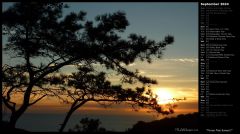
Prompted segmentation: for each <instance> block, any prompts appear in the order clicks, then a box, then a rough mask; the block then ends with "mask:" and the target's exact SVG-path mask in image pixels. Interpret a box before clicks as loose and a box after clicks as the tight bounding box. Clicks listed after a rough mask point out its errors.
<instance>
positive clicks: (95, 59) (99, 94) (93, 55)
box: [2, 2, 174, 131]
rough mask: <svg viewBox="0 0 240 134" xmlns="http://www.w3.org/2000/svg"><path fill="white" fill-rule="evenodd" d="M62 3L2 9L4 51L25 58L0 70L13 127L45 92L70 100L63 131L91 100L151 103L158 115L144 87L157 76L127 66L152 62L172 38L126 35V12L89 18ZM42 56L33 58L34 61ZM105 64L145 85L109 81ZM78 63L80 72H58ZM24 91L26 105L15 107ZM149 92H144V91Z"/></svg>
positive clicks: (129, 80) (123, 78)
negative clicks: (17, 96) (65, 12)
mask: <svg viewBox="0 0 240 134" xmlns="http://www.w3.org/2000/svg"><path fill="white" fill-rule="evenodd" d="M63 8H68V6H66V5H64V4H63V3H45V2H21V3H15V4H14V5H13V6H12V7H10V8H8V9H7V10H6V11H4V12H3V13H2V18H3V21H2V22H3V34H5V35H7V37H8V42H7V44H6V47H5V49H4V50H5V51H7V52H9V54H10V55H11V56H12V58H18V59H20V58H21V59H23V60H24V62H22V63H21V64H18V65H14V66H10V65H5V66H3V69H2V76H3V79H2V80H3V87H4V90H3V92H2V97H3V102H4V104H5V105H6V107H7V108H8V109H10V110H11V117H10V126H12V127H15V124H16V122H17V120H18V119H19V118H20V117H21V115H22V114H23V113H24V112H25V111H26V110H27V109H28V108H29V107H30V106H32V105H34V104H36V103H37V102H39V101H40V100H42V99H43V98H44V97H46V96H55V97H58V98H59V99H60V100H62V101H64V102H67V103H71V108H70V110H69V112H68V114H67V116H66V118H65V120H64V122H63V124H62V126H61V129H60V131H62V130H63V129H64V127H65V125H66V123H67V121H68V119H69V117H70V116H71V114H72V113H73V112H74V111H75V110H76V109H78V108H79V107H81V106H82V105H84V104H85V103H86V102H88V101H95V102H99V103H101V102H106V101H107V102H116V103H118V102H129V103H130V104H131V105H132V106H133V107H134V106H135V105H138V106H140V107H149V108H153V109H155V110H157V111H158V112H159V113H163V114H164V113H166V114H168V113H171V111H172V110H171V109H170V112H167V111H164V110H163V109H162V108H161V106H159V105H158V104H157V101H156V98H155V97H154V95H153V94H152V93H151V90H150V89H148V90H147V88H146V87H148V85H150V84H156V83H157V82H156V81H155V80H152V79H150V78H148V77H145V76H142V75H140V74H139V73H138V71H137V70H136V71H130V70H129V69H127V67H126V66H123V65H122V64H125V65H129V64H131V63H133V62H134V61H135V60H137V59H140V60H141V61H147V62H149V63H151V61H152V58H153V57H157V58H160V57H161V56H162V51H163V50H164V49H165V48H166V46H167V45H169V44H172V43H173V41H174V39H173V37H172V36H170V35H168V36H166V37H165V38H164V40H163V41H160V42H156V41H154V40H149V39H147V37H145V36H141V35H137V34H130V35H129V36H128V38H127V39H123V38H122V37H121V36H120V35H119V34H120V33H122V32H124V31H125V29H126V27H127V26H128V25H129V22H128V20H127V19H126V15H125V13H124V12H120V11H119V12H115V13H112V14H103V15H99V16H97V17H96V18H95V21H87V20H85V15H86V13H85V12H83V11H80V12H79V13H70V14H68V15H66V16H62V9H63ZM40 58H41V59H44V60H42V61H40V62H37V63H36V62H34V61H35V60H36V59H40ZM94 64H98V65H101V66H102V67H103V68H105V70H112V71H115V72H116V73H118V75H119V76H121V81H122V83H129V84H134V83H136V82H139V83H142V87H136V89H131V88H128V89H124V88H123V87H122V86H121V85H112V84H111V82H110V81H108V80H107V79H106V74H107V73H108V71H104V69H103V70H102V71H99V70H98V69H96V68H94V67H93V65H94ZM68 65H75V66H77V67H78V71H77V72H74V73H72V74H71V75H66V74H64V73H62V72H61V71H59V70H60V69H61V68H63V67H64V66H68ZM16 93H18V94H21V95H22V96H21V99H22V103H21V104H19V106H18V107H17V106H16V102H13V100H12V98H13V95H15V94H16ZM145 94H146V95H145Z"/></svg>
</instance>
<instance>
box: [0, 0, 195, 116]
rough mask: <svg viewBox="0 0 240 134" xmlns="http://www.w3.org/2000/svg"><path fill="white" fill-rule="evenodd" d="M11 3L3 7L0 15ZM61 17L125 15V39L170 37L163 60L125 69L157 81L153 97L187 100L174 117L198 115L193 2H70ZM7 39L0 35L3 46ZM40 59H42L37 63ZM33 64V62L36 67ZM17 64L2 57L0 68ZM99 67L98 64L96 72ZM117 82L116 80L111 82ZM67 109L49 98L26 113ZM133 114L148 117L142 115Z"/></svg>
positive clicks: (122, 109) (87, 109) (126, 110)
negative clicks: (107, 14)
mask: <svg viewBox="0 0 240 134" xmlns="http://www.w3.org/2000/svg"><path fill="white" fill-rule="evenodd" d="M9 5H11V3H3V8H2V10H5V9H6V8H7V7H9ZM68 5H69V7H70V8H68V9H64V14H65V15H66V14H68V13H70V12H78V11H79V10H83V11H86V12H87V16H86V19H87V20H93V19H94V17H95V16H96V15H99V14H104V13H113V12H115V11H119V10H120V11H124V12H125V13H126V17H127V19H128V21H129V23H130V26H128V27H127V29H126V31H125V32H124V34H123V37H124V38H126V37H127V36H128V35H129V34H130V33H137V34H140V35H146V36H147V37H148V38H149V39H153V40H156V41H161V40H163V39H164V37H165V36H166V35H168V34H170V35H173V36H174V38H175V42H174V43H173V45H169V46H167V49H166V50H165V51H164V55H163V57H162V59H155V60H153V63H151V64H148V63H147V62H140V61H136V62H134V63H133V64H131V65H129V66H128V68H129V69H131V70H134V69H138V70H139V71H140V73H141V74H142V75H145V76H148V77H150V78H153V79H156V80H157V81H158V85H153V86H152V88H153V89H154V91H155V92H160V93H161V92H164V93H163V94H165V96H170V97H174V98H183V97H186V98H187V100H185V101H182V102H179V103H178V105H179V107H178V108H177V109H176V114H179V113H189V112H197V111H198V4H197V3H190V2H189V3H183V2H181V3H174V2H171V3H154V2H151V3H130V2H128V3H117V2H113V3H106V2H103V3H85V2H83V3H73V2H72V3H68ZM5 43H6V37H5V36H3V42H2V44H3V47H4V44H5ZM39 60H42V59H39ZM39 60H36V61H34V62H39ZM18 62H21V60H20V59H11V58H10V57H9V56H8V55H7V54H6V53H4V52H3V65H4V64H10V65H14V64H16V63H18ZM98 66H99V65H96V67H97V68H98ZM73 70H74V67H72V66H67V67H64V68H63V69H62V71H63V72H64V73H71V72H72V71H73ZM109 80H110V81H112V82H113V83H116V84H117V83H118V80H119V79H118V77H116V76H111V77H110V78H109ZM66 109H67V107H66V106H65V105H63V104H59V103H58V102H56V101H55V100H54V99H52V98H47V99H45V100H43V101H41V102H40V103H39V104H37V105H36V106H34V107H33V108H31V109H29V110H28V112H35V113H38V112H39V113H42V112H46V113H54V112H64V111H66ZM79 111H81V112H83V113H94V114H97V113H99V111H101V114H115V115H118V114H128V115H133V114H136V112H134V111H132V109H131V108H130V107H128V106H126V105H117V106H112V108H109V109H108V110H106V109H105V108H102V107H101V106H98V105H97V104H95V103H89V104H87V105H85V106H84V107H83V108H82V109H81V110H79ZM137 114H143V115H147V114H149V113H147V112H146V110H142V112H138V113H137Z"/></svg>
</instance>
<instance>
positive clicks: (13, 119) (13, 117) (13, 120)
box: [9, 104, 28, 128]
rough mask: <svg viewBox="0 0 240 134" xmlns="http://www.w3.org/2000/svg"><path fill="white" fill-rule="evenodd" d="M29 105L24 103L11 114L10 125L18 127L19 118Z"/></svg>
mask: <svg viewBox="0 0 240 134" xmlns="http://www.w3.org/2000/svg"><path fill="white" fill-rule="evenodd" d="M27 107H28V106H27V105H26V104H23V105H22V106H21V108H19V110H17V111H15V112H13V113H12V114H11V117H10V121H9V127H12V128H15V127H16V123H17V121H18V119H19V118H20V117H21V116H22V114H23V113H24V112H25V111H26V110H27Z"/></svg>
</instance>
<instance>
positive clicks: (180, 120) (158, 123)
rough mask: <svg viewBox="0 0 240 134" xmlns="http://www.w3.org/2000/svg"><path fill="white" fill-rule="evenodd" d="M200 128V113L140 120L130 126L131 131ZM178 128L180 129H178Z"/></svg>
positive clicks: (172, 130)
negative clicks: (147, 120) (149, 120)
mask: <svg viewBox="0 0 240 134" xmlns="http://www.w3.org/2000/svg"><path fill="white" fill-rule="evenodd" d="M197 128H198V113H192V114H185V115H183V114H181V115H178V116H177V117H172V118H164V119H161V120H155V121H152V122H144V121H139V122H138V123H136V124H135V125H133V127H132V128H130V129H129V130H128V131H129V132H134V133H135V132H141V133H142V132H144V133H149V132H161V133H163V132H168V133H174V132H176V131H179V129H188V130H190V129H191V130H196V129H197ZM177 129H178V130H177Z"/></svg>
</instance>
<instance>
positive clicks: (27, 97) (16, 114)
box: [9, 83, 33, 128]
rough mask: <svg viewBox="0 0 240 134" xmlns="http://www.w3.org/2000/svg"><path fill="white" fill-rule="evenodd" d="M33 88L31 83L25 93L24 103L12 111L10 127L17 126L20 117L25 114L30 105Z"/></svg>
mask: <svg viewBox="0 0 240 134" xmlns="http://www.w3.org/2000/svg"><path fill="white" fill-rule="evenodd" d="M32 88H33V84H32V83H31V84H30V85H29V86H28V88H27V90H26V92H25V94H24V100H23V104H22V105H21V107H20V108H19V109H18V110H16V111H13V112H12V114H11V117H10V121H9V125H10V127H14V128H15V126H16V123H17V121H18V119H19V118H20V117H21V116H22V115H23V113H24V112H25V111H26V110H27V108H28V107H29V100H30V95H31V92H32Z"/></svg>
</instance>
